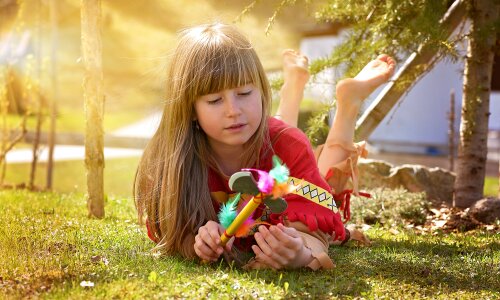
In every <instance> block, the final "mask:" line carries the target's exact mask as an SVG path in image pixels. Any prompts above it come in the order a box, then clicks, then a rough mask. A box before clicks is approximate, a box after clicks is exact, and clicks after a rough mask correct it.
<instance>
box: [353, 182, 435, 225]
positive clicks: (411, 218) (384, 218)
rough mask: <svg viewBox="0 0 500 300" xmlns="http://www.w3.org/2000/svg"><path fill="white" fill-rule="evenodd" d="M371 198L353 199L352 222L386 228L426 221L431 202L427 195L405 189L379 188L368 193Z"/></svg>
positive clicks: (418, 223)
mask: <svg viewBox="0 0 500 300" xmlns="http://www.w3.org/2000/svg"><path fill="white" fill-rule="evenodd" d="M368 192H369V193H370V194H371V198H363V197H360V198H353V199H352V200H351V201H352V205H351V211H352V220H353V222H355V223H358V224H363V223H366V224H377V223H378V224H381V225H383V226H386V227H391V226H395V225H401V224H404V223H411V224H415V225H422V224H424V223H425V221H426V217H427V211H428V209H429V207H430V202H429V201H428V200H427V199H426V196H425V193H409V192H407V191H406V190H404V189H397V190H390V189H384V188H377V189H374V190H370V191H368Z"/></svg>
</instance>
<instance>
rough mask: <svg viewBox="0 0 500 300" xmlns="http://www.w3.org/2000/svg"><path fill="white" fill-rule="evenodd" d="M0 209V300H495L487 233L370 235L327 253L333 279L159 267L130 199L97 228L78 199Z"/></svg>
mask: <svg viewBox="0 0 500 300" xmlns="http://www.w3.org/2000/svg"><path fill="white" fill-rule="evenodd" d="M0 209H1V211H2V214H1V215H0V232H1V233H0V287H1V289H2V294H1V295H0V298H18V297H43V298H49V299H66V298H71V299H87V298H137V299H143V298H212V299H217V298H220V299H231V298H264V299H281V298H301V299H302V298H319V299H326V298H369V299H373V298H441V299H472V298H474V299H476V298H479V299H487V298H490V299H492V298H498V297H500V251H499V250H500V242H499V239H498V234H493V233H489V232H486V231H473V232H468V233H456V234H448V235H444V234H442V233H440V232H439V231H436V232H435V233H434V234H432V235H417V234H415V233H414V232H412V231H406V230H403V229H400V233H398V234H392V233H390V232H389V231H388V230H386V229H384V228H383V227H381V226H374V227H373V228H372V229H370V230H368V235H369V237H370V238H371V239H372V241H373V242H374V245H373V246H372V247H370V248H358V247H355V246H354V245H348V246H347V247H332V248H331V250H330V256H331V257H333V259H334V261H335V263H336V265H337V267H336V269H334V270H331V271H320V272H310V271H307V270H296V271H283V272H275V271H262V270H261V271H249V272H246V271H242V270H240V269H236V268H231V267H230V266H228V265H226V264H225V263H218V264H214V265H199V264H197V263H195V262H192V261H186V260H184V259H182V258H179V257H158V256H157V255H155V254H154V253H153V252H151V251H150V249H151V248H152V246H153V244H152V243H151V242H150V241H149V240H148V239H147V237H146V235H145V232H144V228H141V227H139V226H138V225H136V222H135V220H136V218H135V210H134V207H133V203H132V201H131V200H130V199H129V198H121V197H109V198H108V200H107V203H106V214H107V215H106V218H105V219H104V220H95V219H89V218H87V216H86V204H85V200H84V196H83V195H82V194H79V193H69V194H56V193H32V192H27V191H2V192H0ZM82 282H92V283H93V284H94V286H93V287H82V286H81V285H80V284H81V283H82ZM2 295H3V296H2Z"/></svg>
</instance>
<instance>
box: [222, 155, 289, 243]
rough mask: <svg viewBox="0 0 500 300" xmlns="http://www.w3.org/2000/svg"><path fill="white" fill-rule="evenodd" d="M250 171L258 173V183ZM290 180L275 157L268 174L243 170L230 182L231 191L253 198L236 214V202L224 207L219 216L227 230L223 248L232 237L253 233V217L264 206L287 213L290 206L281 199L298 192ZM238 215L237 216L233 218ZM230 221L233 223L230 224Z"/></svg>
mask: <svg viewBox="0 0 500 300" xmlns="http://www.w3.org/2000/svg"><path fill="white" fill-rule="evenodd" d="M248 171H254V172H256V173H257V175H258V181H257V182H256V181H255V179H254V178H253V176H252V173H250V172H248ZM288 177H289V170H288V168H287V167H286V166H285V165H284V164H282V162H281V160H280V159H279V158H278V157H277V156H273V168H272V169H271V171H269V173H268V172H265V171H262V170H257V169H243V170H242V172H236V173H234V174H233V175H232V176H231V178H229V187H230V188H231V190H233V191H236V192H239V193H243V194H248V195H252V196H253V197H252V198H251V199H250V200H249V201H248V202H247V203H246V204H245V206H244V207H243V209H242V210H241V211H240V212H238V213H237V214H236V204H235V203H237V202H236V201H235V199H233V200H231V202H229V203H227V204H224V205H223V206H222V207H221V211H220V212H219V214H218V216H219V222H220V223H221V225H222V226H223V227H224V229H225V231H224V233H223V234H222V235H221V237H220V238H221V242H222V243H221V244H222V245H225V244H226V243H227V242H228V241H229V239H230V238H231V237H232V236H237V237H241V236H246V235H248V232H249V231H250V229H251V228H252V227H254V226H255V225H257V224H256V222H255V221H254V220H253V219H252V217H251V216H252V214H253V212H254V211H255V209H257V207H258V206H259V205H260V204H261V203H262V202H264V203H265V204H266V205H267V206H268V207H269V208H270V209H271V211H272V212H273V213H281V212H283V211H285V209H286V208H287V204H286V201H285V200H284V199H283V198H282V196H284V195H286V194H288V193H289V192H290V191H292V190H293V188H295V187H290V186H288V184H287V181H288ZM238 195H239V194H238ZM238 201H239V198H238ZM235 214H236V216H235V217H234V215H235ZM230 220H232V221H231V222H230ZM223 222H224V224H223ZM259 223H261V222H259ZM262 223H265V222H262ZM265 224H267V223H265ZM226 225H227V226H226Z"/></svg>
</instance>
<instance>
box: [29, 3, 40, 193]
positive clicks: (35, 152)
mask: <svg viewBox="0 0 500 300" xmlns="http://www.w3.org/2000/svg"><path fill="white" fill-rule="evenodd" d="M35 7H36V8H37V10H38V12H37V14H36V28H37V30H36V31H37V37H36V46H35V47H36V73H37V74H36V81H37V83H36V84H35V89H34V91H35V93H33V94H32V95H33V98H34V100H35V101H36V104H35V105H36V106H35V107H36V108H37V113H36V127H35V140H34V141H33V145H32V146H33V148H32V149H33V150H32V151H33V158H32V160H31V171H30V179H29V183H28V188H29V189H30V190H35V181H36V169H37V165H38V157H39V155H40V133H41V131H42V122H43V101H42V54H43V53H42V23H41V16H40V15H41V13H42V12H41V11H42V3H41V2H40V0H38V1H36V6H35Z"/></svg>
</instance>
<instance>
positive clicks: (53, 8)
mask: <svg viewBox="0 0 500 300" xmlns="http://www.w3.org/2000/svg"><path fill="white" fill-rule="evenodd" d="M50 27H51V30H50V31H51V40H52V41H51V44H52V49H51V53H50V60H51V63H52V67H51V72H52V74H51V77H52V78H51V81H52V97H51V99H50V101H49V103H50V130H49V140H48V147H49V157H48V160H47V181H46V186H45V188H46V189H47V190H51V189H52V178H53V170H54V145H55V139H56V115H57V102H56V101H57V97H58V90H57V59H56V58H57V55H56V51H57V1H56V0H51V1H50Z"/></svg>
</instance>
